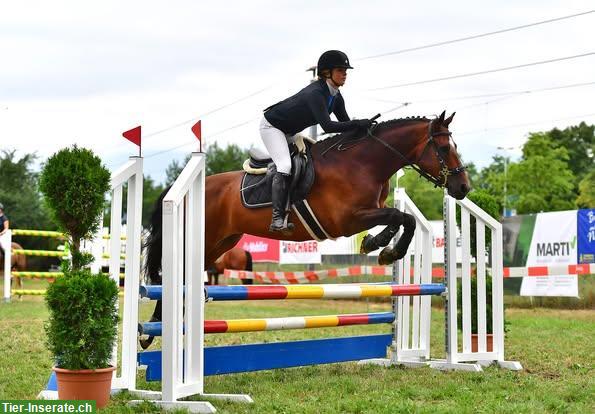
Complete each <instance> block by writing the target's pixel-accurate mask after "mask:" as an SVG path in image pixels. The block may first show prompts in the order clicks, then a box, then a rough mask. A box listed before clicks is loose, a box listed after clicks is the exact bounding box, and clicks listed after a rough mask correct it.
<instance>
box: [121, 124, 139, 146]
mask: <svg viewBox="0 0 595 414" xmlns="http://www.w3.org/2000/svg"><path fill="white" fill-rule="evenodd" d="M140 135H141V131H140V125H139V126H137V127H136V128H132V129H130V130H128V131H126V132H123V133H122V136H123V137H124V138H126V139H127V140H128V141H130V142H132V143H133V144H136V145H138V146H139V147H140Z"/></svg>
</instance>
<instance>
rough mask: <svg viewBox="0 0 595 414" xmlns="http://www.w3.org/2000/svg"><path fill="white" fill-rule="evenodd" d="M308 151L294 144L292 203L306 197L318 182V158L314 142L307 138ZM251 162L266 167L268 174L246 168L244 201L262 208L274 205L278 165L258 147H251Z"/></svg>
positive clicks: (250, 206) (249, 206) (259, 166)
mask: <svg viewBox="0 0 595 414" xmlns="http://www.w3.org/2000/svg"><path fill="white" fill-rule="evenodd" d="M305 144H306V149H305V151H304V152H303V153H302V152H299V150H298V148H297V146H296V145H295V144H293V143H292V144H290V146H289V150H290V154H291V177H292V179H291V184H290V186H289V200H290V203H289V205H290V206H291V205H293V204H295V203H297V202H299V201H302V200H304V199H305V198H306V197H307V196H308V194H309V193H310V189H311V188H312V184H313V183H314V178H315V176H314V162H313V161H312V151H311V148H312V144H311V143H310V142H308V141H305ZM249 165H250V167H251V168H254V169H261V168H266V169H267V171H266V173H265V174H252V173H248V172H246V173H245V174H244V176H243V177H242V183H241V185H240V194H241V198H242V204H243V205H244V207H246V208H262V207H269V206H271V205H272V190H271V187H272V182H273V175H275V173H276V172H277V168H276V167H275V164H274V163H273V160H272V159H271V158H270V157H269V156H268V154H264V153H262V152H261V151H258V150H254V149H252V150H250V160H249Z"/></svg>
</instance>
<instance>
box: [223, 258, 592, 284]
mask: <svg viewBox="0 0 595 414" xmlns="http://www.w3.org/2000/svg"><path fill="white" fill-rule="evenodd" d="M392 272H393V268H392V266H351V267H344V268H340V269H324V270H306V271H301V272H247V271H244V270H230V269H225V273H224V275H225V277H227V278H229V279H253V280H254V281H255V282H257V283H276V284H299V283H312V282H318V281H321V280H325V279H334V278H338V277H357V276H391V275H392ZM412 272H413V269H412ZM588 274H595V264H594V263H591V264H579V265H559V266H530V267H505V268H504V277H505V278H510V277H533V276H565V275H588ZM432 277H436V278H441V277H444V269H443V268H442V267H436V268H433V269H432Z"/></svg>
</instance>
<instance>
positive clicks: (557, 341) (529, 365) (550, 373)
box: [0, 297, 595, 413]
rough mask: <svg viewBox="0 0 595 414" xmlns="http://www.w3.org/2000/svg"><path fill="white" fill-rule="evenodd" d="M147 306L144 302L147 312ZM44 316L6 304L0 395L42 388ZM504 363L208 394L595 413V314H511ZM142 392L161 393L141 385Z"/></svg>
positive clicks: (352, 408)
mask: <svg viewBox="0 0 595 414" xmlns="http://www.w3.org/2000/svg"><path fill="white" fill-rule="evenodd" d="M151 309H152V308H151V307H150V306H148V305H143V307H142V316H143V317H144V318H146V317H148V315H149V314H150V311H151ZM385 310H389V306H388V304H387V303H384V304H383V303H376V302H374V303H372V302H369V303H367V302H363V301H360V302H351V301H301V300H297V301H283V302H281V301H266V302H235V303H234V302H228V303H225V302H216V303H211V304H209V305H208V306H207V318H209V319H219V318H249V317H273V316H295V315H316V314H335V313H338V314H340V313H355V312H378V311H385ZM46 317H47V311H46V309H45V305H44V302H43V298H41V297H27V298H24V299H23V300H22V301H19V300H14V301H13V302H12V303H10V304H2V305H0V332H1V333H2V334H1V335H0V349H1V350H2V352H1V353H0V399H34V398H35V397H36V395H37V393H38V392H39V391H40V390H41V389H43V388H44V386H45V383H46V381H47V379H48V375H49V373H50V370H51V366H52V361H51V358H50V355H49V353H48V351H47V350H46V349H45V346H44V337H45V336H44V332H43V324H44V321H45V319H46ZM506 318H507V320H508V321H509V322H510V326H509V332H508V333H507V338H506V347H507V348H506V357H507V359H510V360H517V361H520V362H521V363H522V364H523V367H524V371H522V372H509V371H505V370H500V369H497V368H488V369H486V370H485V372H483V373H463V372H438V371H434V370H431V369H426V368H423V369H402V368H390V369H385V368H380V367H374V366H359V365H356V364H355V363H343V364H333V365H326V366H314V367H304V368H292V369H285V370H275V371H262V372H257V373H247V374H234V375H228V376H217V377H207V379H206V385H205V391H206V392H212V393H245V394H250V395H251V396H252V397H253V399H254V400H255V404H252V405H241V404H234V403H226V402H222V401H212V402H213V403H214V405H215V406H216V407H217V408H218V410H219V412H223V413H397V412H420V413H424V412H452V413H459V412H469V413H471V412H474V413H475V412H485V413H492V412H510V413H513V412H514V413H541V412H576V413H589V412H595V375H594V374H595V371H594V364H595V341H594V340H593V338H594V337H595V311H593V310H551V309H533V310H532V309H508V310H507V313H506ZM443 321H444V314H443V311H442V309H440V308H434V309H433V310H432V349H433V355H432V356H433V357H443V356H444V355H443V352H442V349H443V343H444V332H443V324H444V322H443ZM388 331H389V327H388V326H387V325H375V326H356V327H343V328H323V329H310V330H294V331H277V332H262V333H260V332H259V333H250V334H223V335H210V336H208V337H207V342H208V343H207V344H208V345H215V344H231V343H234V344H238V343H250V342H274V341H283V340H295V339H304V338H321V337H332V336H350V335H358V334H368V333H385V332H388ZM138 386H139V387H140V388H145V387H146V388H150V389H158V388H159V383H149V384H147V383H145V382H144V380H142V373H141V372H139V384H138ZM130 398H131V397H130V396H129V395H126V394H122V395H120V396H118V397H115V398H114V399H112V401H111V403H110V405H109V406H108V407H107V408H106V409H105V410H102V412H105V413H119V412H155V411H158V410H157V409H156V408H155V407H154V406H151V405H149V404H147V405H145V406H141V407H139V408H136V409H135V410H134V411H133V410H132V409H130V408H128V407H127V406H126V401H127V400H128V399H130Z"/></svg>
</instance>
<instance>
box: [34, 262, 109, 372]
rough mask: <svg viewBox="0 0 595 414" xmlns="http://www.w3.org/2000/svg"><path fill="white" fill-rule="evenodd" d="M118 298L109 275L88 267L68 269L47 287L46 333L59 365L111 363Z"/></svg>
mask: <svg viewBox="0 0 595 414" xmlns="http://www.w3.org/2000/svg"><path fill="white" fill-rule="evenodd" d="M117 300H118V287H117V285H116V283H115V282H114V281H113V280H112V279H110V277H109V276H108V275H104V274H97V275H93V274H91V271H90V270H88V269H80V270H71V271H70V272H68V273H67V274H66V275H65V276H61V277H58V278H56V280H55V281H54V283H52V284H51V285H50V286H49V288H48V290H47V294H46V303H47V306H48V308H49V309H50V318H49V321H48V322H47V323H46V324H45V332H46V335H47V347H48V349H49V350H50V352H51V353H52V354H53V355H54V363H55V364H56V366H57V367H58V368H65V369H72V370H77V369H97V368H106V367H108V366H109V365H110V359H111V356H112V351H113V346H114V341H115V340H116V338H117V335H118V332H117V325H118V311H117V308H116V301H117Z"/></svg>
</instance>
